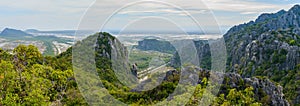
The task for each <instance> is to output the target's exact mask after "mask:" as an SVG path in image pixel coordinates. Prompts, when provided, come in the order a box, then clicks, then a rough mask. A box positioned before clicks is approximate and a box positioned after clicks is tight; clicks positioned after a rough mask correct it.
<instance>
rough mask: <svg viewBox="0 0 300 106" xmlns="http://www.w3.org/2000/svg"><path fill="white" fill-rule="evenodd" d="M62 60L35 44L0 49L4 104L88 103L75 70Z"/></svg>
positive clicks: (0, 102) (1, 99)
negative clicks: (44, 52) (40, 51)
mask: <svg viewBox="0 0 300 106" xmlns="http://www.w3.org/2000/svg"><path fill="white" fill-rule="evenodd" d="M59 60H60V59H57V58H56V57H43V56H42V54H41V53H39V51H38V49H37V48H36V47H34V46H31V45H29V46H24V45H20V46H18V47H17V48H15V49H14V52H13V54H9V53H8V52H6V51H3V50H0V105H61V104H66V105H72V104H77V105H85V104H86V103H85V101H84V99H83V98H82V96H81V95H80V93H79V91H78V90H77V88H76V82H75V81H74V78H73V72H72V70H70V67H68V66H67V65H64V64H61V63H60V62H59ZM47 61H51V64H48V62H47ZM54 64H56V66H54ZM67 67H68V68H67Z"/></svg>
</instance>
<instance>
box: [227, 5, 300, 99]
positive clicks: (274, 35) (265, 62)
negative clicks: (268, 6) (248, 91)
mask: <svg viewBox="0 0 300 106" xmlns="http://www.w3.org/2000/svg"><path fill="white" fill-rule="evenodd" d="M224 39H225V42H226V47H227V51H228V55H229V58H228V64H227V66H228V71H230V72H234V73H238V74H241V76H242V77H245V78H250V77H253V76H266V78H269V79H271V80H273V81H275V82H278V83H280V85H282V86H283V89H284V92H285V94H288V99H289V100H290V102H291V103H292V104H300V102H299V100H297V97H299V95H300V94H299V92H298V93H296V92H295V93H294V94H290V93H288V92H294V91H295V90H297V89H299V87H297V86H299V85H297V84H299V83H292V84H291V83H289V82H299V80H297V79H296V77H297V75H298V74H297V73H299V66H300V65H299V64H300V6H299V5H295V6H294V7H292V8H291V9H290V10H288V11H284V10H281V11H279V12H277V13H274V14H262V15H261V16H259V17H258V19H256V20H255V21H251V22H249V23H246V24H241V25H238V26H234V27H233V28H231V29H230V30H229V31H228V32H227V33H226V34H225V35H224ZM291 74H296V75H294V76H291ZM246 81H248V82H251V83H255V84H254V86H255V87H257V86H259V84H261V85H270V84H271V83H269V82H268V80H259V79H256V78H252V79H251V80H250V79H248V80H246ZM261 81H264V82H261ZM252 85H253V84H252ZM291 86H292V87H291ZM272 87H273V86H269V87H264V88H262V89H265V90H266V91H267V92H276V90H278V89H282V88H277V89H273V88H272ZM297 95H298V96H297ZM279 98H281V97H279ZM276 100H277V99H275V101H276ZM275 101H273V102H272V103H275ZM280 103H281V102H280Z"/></svg>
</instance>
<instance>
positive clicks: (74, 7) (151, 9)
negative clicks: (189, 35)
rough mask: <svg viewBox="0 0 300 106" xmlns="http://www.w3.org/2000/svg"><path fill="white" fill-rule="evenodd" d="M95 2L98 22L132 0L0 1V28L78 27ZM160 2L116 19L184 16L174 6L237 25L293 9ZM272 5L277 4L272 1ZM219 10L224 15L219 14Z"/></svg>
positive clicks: (229, 0) (238, 1)
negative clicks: (262, 14)
mask: <svg viewBox="0 0 300 106" xmlns="http://www.w3.org/2000/svg"><path fill="white" fill-rule="evenodd" d="M95 1H96V4H95V5H94V8H95V9H94V11H91V12H90V14H92V15H95V16H98V18H99V19H100V20H105V19H106V18H108V17H107V16H109V15H111V14H112V13H113V12H115V11H116V10H117V9H119V8H121V7H124V5H123V4H127V3H130V2H133V1H135V0H24V1H20V0H2V1H1V2H0V7H1V8H6V9H2V10H3V11H8V12H1V13H0V15H1V19H0V23H1V26H0V28H4V27H7V26H13V27H17V28H26V27H28V26H29V27H37V28H45V29H60V28H65V29H73V28H76V27H77V25H78V23H79V21H80V18H81V17H82V15H84V13H85V11H86V9H87V8H88V7H89V6H90V5H91V3H93V2H95ZM162 1H163V2H161V3H159V2H157V1H155V0H148V3H145V4H141V5H139V6H138V5H136V6H135V5H132V6H131V7H132V8H124V9H123V10H121V11H120V13H119V15H117V16H116V17H119V18H123V20H125V21H130V19H132V17H134V16H135V15H165V16H173V17H174V18H180V17H184V16H186V15H187V14H186V13H185V12H183V11H181V10H180V9H178V8H177V7H176V6H179V7H181V8H182V9H184V10H186V11H188V12H189V13H190V14H192V15H193V16H196V17H203V16H205V15H206V14H208V13H210V12H211V11H213V12H215V15H216V16H218V17H217V19H219V22H220V24H221V25H226V26H232V25H233V24H236V23H237V22H246V21H248V20H249V19H252V18H253V17H256V16H257V15H258V14H260V13H265V12H276V11H278V10H280V9H288V8H290V7H291V6H292V4H291V2H289V3H273V4H271V3H266V2H258V1H254V0H202V1H201V0H162ZM274 2H278V1H276V0H274ZM173 4H174V5H173ZM172 6H173V7H172ZM174 6H175V7H174ZM220 11H222V12H224V13H222V14H218V12H219V13H220ZM20 13H22V14H20ZM236 13H238V14H236ZM124 16H126V17H124ZM177 16H178V17H177ZM245 16H247V17H245ZM204 18H205V17H204ZM95 20H96V19H95ZM178 20H179V19H178ZM204 20H205V19H204ZM93 22H94V21H93V20H90V24H87V25H91V24H93ZM97 22H98V21H97ZM62 24H63V25H62Z"/></svg>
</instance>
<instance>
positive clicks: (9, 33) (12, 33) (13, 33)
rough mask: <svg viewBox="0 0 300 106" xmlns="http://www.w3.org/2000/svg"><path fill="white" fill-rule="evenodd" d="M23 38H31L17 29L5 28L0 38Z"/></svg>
mask: <svg viewBox="0 0 300 106" xmlns="http://www.w3.org/2000/svg"><path fill="white" fill-rule="evenodd" d="M25 36H33V35H31V34H28V33H26V32H23V31H21V30H17V29H11V28H5V29H4V30H3V31H2V32H1V33H0V37H25Z"/></svg>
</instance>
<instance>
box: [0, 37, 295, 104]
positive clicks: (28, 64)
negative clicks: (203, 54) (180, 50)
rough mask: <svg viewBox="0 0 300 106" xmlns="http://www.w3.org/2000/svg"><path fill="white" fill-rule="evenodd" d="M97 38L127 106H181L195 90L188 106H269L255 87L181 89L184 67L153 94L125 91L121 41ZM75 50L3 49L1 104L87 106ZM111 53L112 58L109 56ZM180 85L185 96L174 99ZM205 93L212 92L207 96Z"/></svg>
mask: <svg viewBox="0 0 300 106" xmlns="http://www.w3.org/2000/svg"><path fill="white" fill-rule="evenodd" d="M93 36H94V37H98V36H102V37H101V39H97V43H96V45H98V46H96V48H95V56H96V58H95V62H96V67H97V72H98V75H99V77H100V79H101V82H102V83H103V85H104V87H105V89H107V90H108V92H109V94H110V95H112V96H113V97H114V98H115V99H118V100H120V101H122V102H124V103H127V104H131V105H153V104H156V103H159V102H161V104H162V105H168V103H167V102H166V101H163V100H168V101H172V102H171V103H175V104H176V103H181V102H182V97H181V96H182V95H188V92H187V91H189V90H193V88H195V89H196V90H195V91H194V94H192V97H191V98H189V101H188V102H187V105H197V104H199V103H200V100H201V98H202V96H208V97H210V98H212V103H213V104H212V105H223V106H230V105H253V106H256V105H262V104H265V103H264V101H263V99H261V98H256V97H255V96H256V95H254V92H253V90H254V89H253V88H252V87H251V86H249V85H243V84H241V85H239V86H240V87H238V88H232V87H228V86H226V83H225V85H223V86H222V88H221V92H220V93H219V94H218V95H217V96H213V95H212V94H211V93H209V91H207V89H210V88H207V87H208V86H207V85H208V84H210V82H209V81H208V80H207V77H206V76H201V75H199V77H200V78H201V80H200V82H201V83H199V84H198V85H195V86H190V87H183V86H185V85H179V84H178V81H179V79H180V74H178V73H180V68H177V70H176V71H175V72H177V73H173V74H172V76H167V77H166V78H165V79H164V80H163V82H162V83H161V84H160V85H159V86H157V87H156V88H154V89H152V90H149V91H135V90H133V89H131V88H130V87H127V86H124V85H123V84H122V83H121V82H120V81H119V80H118V78H117V77H116V75H115V73H114V71H113V69H112V61H111V56H110V55H111V54H112V52H111V50H112V47H111V46H112V45H110V44H114V43H112V41H114V40H115V38H114V37H113V36H111V35H110V34H108V33H97V34H95V35H92V37H93ZM87 39H89V38H87ZM88 42H89V43H91V44H94V43H92V42H90V41H89V40H83V41H82V42H78V43H77V45H76V46H80V45H81V46H82V45H85V44H86V43H88ZM99 45H100V46H99ZM72 48H74V47H72ZM72 48H69V49H68V50H67V51H66V52H64V53H62V54H60V55H59V56H56V57H49V56H42V54H40V53H39V52H38V50H37V48H36V47H34V46H24V45H20V46H18V47H17V48H15V50H14V52H13V54H10V53H8V52H6V51H4V50H1V49H0V105H87V103H86V101H85V100H84V98H83V97H82V95H81V94H80V92H79V90H78V87H77V84H76V82H75V79H74V73H73V69H72ZM107 53H108V55H104V54H107ZM82 57H84V55H83V56H82ZM291 76H293V75H291ZM296 83H298V82H296ZM177 86H179V89H180V90H179V91H180V92H177V94H175V95H173V97H172V98H168V96H169V95H171V94H172V93H173V92H174V90H175V88H176V87H177ZM291 89H293V87H291ZM205 92H208V93H207V94H205ZM98 93H99V94H101V93H102V92H98ZM204 94H205V95H204ZM104 98H105V96H104Z"/></svg>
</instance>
